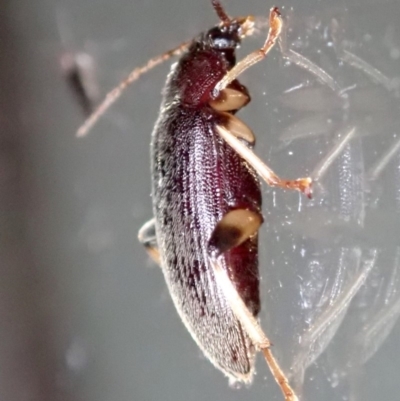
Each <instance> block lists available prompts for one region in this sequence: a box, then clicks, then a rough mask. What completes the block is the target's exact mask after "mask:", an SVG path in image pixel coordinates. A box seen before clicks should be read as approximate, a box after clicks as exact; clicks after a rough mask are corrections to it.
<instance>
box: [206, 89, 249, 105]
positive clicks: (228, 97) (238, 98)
mask: <svg viewBox="0 0 400 401" xmlns="http://www.w3.org/2000/svg"><path fill="white" fill-rule="evenodd" d="M249 101H250V98H249V96H247V95H246V94H245V93H243V92H241V91H238V90H236V89H232V88H225V89H222V90H221V91H220V92H219V94H218V97H217V98H216V99H214V100H211V101H210V102H209V105H210V106H211V107H212V108H213V109H214V110H217V111H232V110H239V109H241V108H242V107H243V106H245V105H246V104H247V103H249Z"/></svg>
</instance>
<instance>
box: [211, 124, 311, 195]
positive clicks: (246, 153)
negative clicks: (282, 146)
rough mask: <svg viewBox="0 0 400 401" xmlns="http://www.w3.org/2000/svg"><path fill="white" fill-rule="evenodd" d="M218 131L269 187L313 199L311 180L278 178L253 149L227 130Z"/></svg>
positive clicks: (218, 128)
mask: <svg viewBox="0 0 400 401" xmlns="http://www.w3.org/2000/svg"><path fill="white" fill-rule="evenodd" d="M216 129H217V132H218V133H219V135H221V137H222V138H223V139H224V140H225V141H226V143H227V144H228V145H229V146H231V147H232V148H233V149H234V150H235V151H236V152H237V153H238V155H240V156H241V157H242V158H243V159H244V160H246V161H247V163H249V164H250V165H251V166H252V167H253V168H254V170H256V172H257V173H258V174H259V175H260V177H261V178H262V179H263V180H264V181H265V182H266V183H267V184H268V185H270V186H271V187H281V188H286V189H295V190H297V191H300V192H303V193H304V194H305V195H306V196H308V197H309V198H311V184H312V180H311V178H309V177H306V178H299V179H297V180H284V179H282V178H280V177H278V176H277V175H276V174H275V173H274V172H273V171H272V170H271V169H270V168H269V167H268V166H267V165H266V164H265V163H264V162H263V161H262V160H261V159H260V158H259V157H258V156H257V155H256V154H255V153H254V152H253V151H252V150H251V149H249V148H248V147H247V146H246V145H244V144H243V143H242V142H240V140H239V139H237V138H236V137H235V136H234V135H233V134H232V133H231V132H229V131H228V130H227V129H226V128H224V127H222V126H220V125H217V127H216Z"/></svg>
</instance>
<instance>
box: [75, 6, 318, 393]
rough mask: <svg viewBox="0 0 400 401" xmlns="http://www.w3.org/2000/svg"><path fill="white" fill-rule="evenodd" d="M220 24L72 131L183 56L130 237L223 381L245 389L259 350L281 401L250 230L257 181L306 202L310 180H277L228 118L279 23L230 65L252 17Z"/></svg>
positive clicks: (168, 89)
mask: <svg viewBox="0 0 400 401" xmlns="http://www.w3.org/2000/svg"><path fill="white" fill-rule="evenodd" d="M211 2H212V5H213V7H214V9H215V11H216V13H217V15H218V17H219V19H220V21H221V22H220V24H219V25H217V26H215V27H213V28H211V29H210V30H208V31H207V32H205V33H202V34H200V35H199V36H198V37H197V38H195V39H194V40H192V41H190V42H185V43H183V44H181V45H180V46H178V47H177V48H175V49H173V50H170V51H168V52H166V53H164V54H163V55H161V56H159V57H156V58H154V59H152V60H150V61H149V62H148V63H147V64H146V65H145V66H144V67H140V68H137V69H135V70H133V71H132V73H131V74H130V75H129V77H128V78H127V79H126V80H125V81H123V82H122V83H121V84H120V85H119V86H118V87H117V88H115V89H114V90H113V91H111V92H110V94H109V95H108V96H107V97H106V99H105V100H104V102H103V104H101V105H100V107H99V108H98V110H97V111H95V113H94V114H93V115H92V116H91V117H90V118H89V119H88V120H87V122H86V123H85V124H84V125H83V126H82V127H81V128H80V129H79V131H78V136H82V135H85V133H86V132H87V131H88V130H89V129H90V127H91V126H92V125H93V124H94V123H95V122H96V120H97V119H98V118H99V116H100V115H101V114H103V113H104V111H105V110H106V109H107V108H108V107H109V106H110V105H111V104H112V103H114V102H115V100H116V99H117V98H118V97H119V96H120V95H121V93H122V92H123V90H124V89H125V88H126V87H127V86H128V85H130V84H131V83H132V82H133V81H135V80H136V79H138V77H139V76H140V75H142V74H143V73H144V72H147V71H148V70H150V69H151V68H153V67H154V66H155V65H157V64H159V63H161V62H162V61H164V60H166V59H168V58H170V57H171V56H174V55H177V54H182V56H181V58H180V59H179V61H178V62H177V63H176V64H175V65H174V66H173V67H172V69H171V72H170V74H169V76H168V79H167V82H166V85H165V88H164V93H163V95H164V96H163V101H162V104H161V108H160V114H159V117H158V120H157V123H156V125H155V128H154V131H153V134H152V142H151V160H152V182H153V185H152V197H153V213H154V218H153V219H151V220H150V221H149V222H148V223H146V224H145V225H144V226H143V228H142V229H141V230H140V232H139V240H140V242H141V243H143V244H144V246H145V247H146V248H147V250H148V252H149V254H150V255H151V256H152V257H153V259H154V260H155V261H156V262H157V263H158V264H159V265H160V266H161V268H162V271H163V273H164V276H165V279H166V282H167V285H168V288H169V291H170V294H171V297H172V299H173V302H174V304H175V307H176V309H177V311H178V313H179V315H180V317H181V319H182V321H183V323H184V324H185V326H186V328H187V329H188V331H189V332H190V333H191V335H192V337H193V338H194V340H195V341H196V342H197V344H198V345H199V347H200V348H201V349H202V351H203V352H204V354H205V355H206V356H207V357H208V358H209V360H210V361H211V362H212V363H213V364H214V365H215V366H216V367H217V368H219V369H220V370H221V371H222V372H223V373H225V374H226V375H227V376H228V377H229V378H230V379H231V380H232V381H241V382H250V381H251V380H252V377H253V374H254V360H255V351H256V350H261V351H262V352H263V354H264V356H265V359H266V361H267V363H268V365H269V367H270V369H271V372H272V374H273V376H274V378H275V380H276V381H277V383H278V384H279V386H280V388H281V390H282V392H283V394H284V397H285V400H287V401H295V400H297V396H296V395H295V393H294V391H293V390H292V388H291V387H290V385H289V382H288V380H287V378H286V376H285V374H284V373H283V371H282V370H281V368H280V367H279V365H278V363H277V361H276V360H275V358H274V357H273V355H272V353H271V350H270V347H269V346H270V342H269V340H268V338H267V337H266V335H265V333H264V332H263V330H262V328H261V326H260V325H259V323H258V321H257V315H258V313H259V310H260V299H259V273H258V238H257V234H258V230H259V228H260V226H261V224H262V222H263V217H262V214H261V188H260V182H259V180H258V178H257V174H258V175H259V176H260V177H261V178H262V179H263V180H264V181H266V182H267V183H268V184H269V185H272V186H278V187H282V188H288V189H295V190H299V191H302V192H304V193H305V194H306V195H307V196H310V195H311V179H310V178H300V179H297V180H283V179H281V178H279V177H278V176H277V175H276V174H275V173H274V172H273V171H272V170H271V169H270V168H269V167H268V166H267V165H266V164H265V163H264V162H263V161H262V160H261V159H259V158H258V157H257V156H256V155H255V154H254V152H253V150H252V148H253V144H254V139H255V138H254V134H253V133H252V131H251V129H250V128H249V127H247V126H246V125H245V124H244V123H243V122H242V121H241V120H239V119H238V118H237V117H236V116H235V113H236V112H237V111H238V110H239V109H241V108H242V107H243V106H245V105H246V104H248V103H249V101H250V95H249V93H248V91H247V89H246V88H245V87H244V86H243V85H242V84H240V83H239V81H238V80H237V78H238V76H239V75H240V74H242V73H243V72H244V71H245V70H246V69H248V68H249V67H250V66H252V65H254V64H255V63H257V62H259V61H260V60H262V59H263V58H264V57H265V56H266V55H267V54H268V52H269V51H270V50H271V49H272V47H273V46H274V44H275V42H276V41H277V39H278V37H279V35H280V32H281V29H282V20H281V17H280V13H279V10H278V9H277V8H276V7H275V8H272V9H271V11H270V17H269V22H270V28H269V32H268V36H267V39H266V41H265V43H264V45H263V47H262V48H261V49H258V50H256V51H254V52H252V53H251V54H249V55H248V56H247V57H245V58H244V59H243V60H241V61H240V62H238V63H236V59H235V50H236V48H237V46H238V45H239V43H240V41H241V39H242V38H244V37H246V36H248V35H251V33H252V32H253V29H254V17H252V16H246V17H239V18H231V17H229V16H228V15H227V14H226V12H225V10H224V9H223V7H222V5H221V3H220V1H219V0H211Z"/></svg>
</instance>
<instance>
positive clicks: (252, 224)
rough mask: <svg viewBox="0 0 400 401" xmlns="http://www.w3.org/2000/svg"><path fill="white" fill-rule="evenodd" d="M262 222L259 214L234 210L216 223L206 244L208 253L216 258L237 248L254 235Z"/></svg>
mask: <svg viewBox="0 0 400 401" xmlns="http://www.w3.org/2000/svg"><path fill="white" fill-rule="evenodd" d="M262 222H263V217H262V216H261V214H260V213H257V212H253V211H251V210H248V209H235V210H231V211H230V212H228V213H226V214H225V216H224V217H223V218H222V219H221V220H220V221H219V222H218V224H217V225H216V227H215V229H214V231H213V233H212V234H211V238H210V241H209V243H208V246H209V249H210V253H211V254H215V255H217V256H219V255H221V254H222V253H224V252H226V251H228V250H229V249H232V248H234V247H236V246H239V245H240V244H242V243H243V242H245V241H246V240H248V239H249V238H250V237H251V236H253V235H255V234H256V233H257V231H258V229H259V228H260V226H261V224H262Z"/></svg>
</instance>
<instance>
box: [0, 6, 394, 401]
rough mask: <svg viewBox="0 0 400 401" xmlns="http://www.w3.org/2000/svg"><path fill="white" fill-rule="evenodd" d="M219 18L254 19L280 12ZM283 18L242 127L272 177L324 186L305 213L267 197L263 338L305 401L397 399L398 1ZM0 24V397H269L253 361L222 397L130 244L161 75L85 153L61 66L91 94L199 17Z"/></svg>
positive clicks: (258, 39) (43, 11) (134, 13)
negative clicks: (82, 73) (83, 62)
mask: <svg viewBox="0 0 400 401" xmlns="http://www.w3.org/2000/svg"><path fill="white" fill-rule="evenodd" d="M224 5H225V6H226V9H227V11H228V13H230V14H231V15H246V14H249V13H250V14H254V15H257V16H264V17H266V16H267V13H268V11H267V10H268V9H269V8H270V7H271V6H272V5H273V4H272V3H267V2H265V1H260V0H247V1H243V0H225V1H224ZM276 5H279V6H280V7H281V9H282V12H283V14H284V16H285V19H286V27H287V28H288V30H287V32H286V33H287V40H286V44H287V46H286V53H285V55H286V60H285V59H284V57H283V56H282V54H281V53H280V52H279V51H278V50H274V51H273V52H272V54H271V56H269V57H268V60H265V61H264V62H262V63H260V64H258V65H257V66H255V67H254V68H252V69H251V70H249V71H247V72H246V73H245V74H244V75H243V78H242V82H243V83H244V84H245V85H247V86H248V87H249V89H250V93H252V96H253V101H252V103H251V104H250V105H249V106H248V107H247V108H246V110H243V111H241V112H240V116H241V118H242V119H243V120H244V121H246V123H247V124H248V125H249V126H251V127H252V128H253V130H254V132H255V133H256V135H257V140H258V142H257V153H258V154H259V155H261V156H262V158H264V159H265V160H266V161H268V162H269V164H270V165H271V166H272V167H273V168H274V170H276V171H277V172H279V173H280V174H281V175H282V176H285V177H288V178H289V177H290V178H294V177H297V176H299V175H300V176H302V175H305V174H312V175H313V176H314V177H315V176H318V175H320V178H319V180H318V182H317V183H316V184H315V194H314V198H313V200H311V201H308V200H307V199H305V198H303V197H301V196H299V195H298V194H294V193H286V192H283V191H279V190H271V189H270V188H265V189H264V195H265V197H264V213H265V217H266V219H265V220H266V222H265V224H264V226H263V229H262V232H261V238H260V247H261V250H260V252H261V264H260V271H261V274H262V297H263V304H262V307H263V310H262V313H261V315H260V318H261V322H262V325H263V327H264V328H265V330H266V332H267V333H268V335H269V336H270V338H271V340H272V342H273V343H274V352H275V354H276V356H277V357H278V359H279V360H280V361H281V362H282V365H283V367H284V369H285V370H286V371H287V372H291V373H290V374H291V377H292V380H293V383H294V384H295V386H296V388H297V389H298V391H299V393H300V394H301V397H302V401H314V400H315V401H321V400H323V401H330V400H332V401H336V400H352V401H358V400H362V401H376V400H377V399H381V400H396V399H398V398H399V395H398V393H399V391H398V390H399V382H398V376H399V374H398V372H399V365H400V347H399V341H398V338H399V334H400V326H399V324H398V323H397V324H396V322H397V317H398V315H399V313H400V281H399V280H400V279H399V273H400V241H399V234H400V224H399V218H400V150H399V148H400V146H399V141H400V131H399V130H400V128H399V127H400V117H399V115H400V113H399V111H400V99H399V92H400V90H399V87H400V28H399V25H398V20H399V16H400V3H399V2H398V1H397V0H392V1H389V0H388V1H380V2H376V1H372V0H343V1H335V2H333V1H329V0H320V1H317V0H296V1H294V0H293V1H290V0H284V1H281V2H280V3H279V4H276ZM1 10H2V11H1V13H0V19H1V20H0V102H1V103H0V186H1V187H0V188H1V190H0V223H1V237H0V241H1V243H0V263H1V265H0V398H1V399H2V400H6V401H14V400H15V401H17V400H18V401H25V400H30V401H36V400H38V401H46V400H49V401H50V400H51V401H56V400H57V401H59V400H60V401H61V400H62V401H64V400H65V401H77V400H85V401H92V400H93V401H106V400H107V401H111V400H113V401H128V400H135V401H147V400H149V401H150V400H151V401H156V400H165V401H166V400H173V401H179V400H196V401H202V400H210V399H211V400H220V401H222V400H229V401H234V400H243V399H246V400H264V399H268V400H281V399H282V396H281V394H280V392H279V390H278V388H277V386H276V384H275V383H274V382H273V380H272V378H271V376H270V373H269V371H268V369H267V367H266V366H265V363H264V362H263V361H262V358H261V357H259V359H258V363H257V375H256V376H255V380H254V383H253V384H252V386H250V387H249V388H246V387H242V388H240V389H232V388H230V387H229V386H228V382H227V380H226V379H225V378H224V377H223V375H222V374H221V373H220V372H218V371H217V370H215V369H214V368H213V366H211V364H210V363H209V362H208V361H207V360H206V359H205V358H204V357H203V356H202V355H201V353H200V351H199V349H198V348H197V347H196V345H195V343H194V342H193V340H192V339H191V338H190V335H189V334H188V333H187V332H186V331H185V329H184V327H183V325H182V323H181V322H180V320H179V318H178V316H177V314H176V312H175V310H174V308H173V305H172V302H171V300H170V298H169V294H168V292H167V289H166V286H165V283H164V280H163V277H162V274H161V271H160V269H159V268H158V267H157V266H155V265H154V264H153V263H152V262H151V261H150V260H149V258H148V257H147V255H146V252H145V251H144V250H143V249H142V247H141V246H140V245H139V244H138V241H137V239H136V237H137V232H138V230H139V228H140V227H141V225H142V224H143V223H144V222H145V221H146V220H148V219H149V218H150V217H151V198H150V178H151V177H150V173H149V141H150V134H151V131H152V128H153V124H154V121H155V120H156V117H157V112H158V107H159V103H160V100H161V97H160V92H161V89H162V86H163V83H164V81H165V77H166V74H167V73H168V70H169V63H166V64H165V65H163V66H161V67H158V68H157V69H155V70H153V71H152V72H151V73H149V74H148V75H146V76H145V77H143V79H141V80H140V81H139V82H137V83H136V84H135V85H134V86H133V87H132V88H131V89H130V90H129V91H128V92H127V93H126V94H125V95H124V97H123V99H121V100H120V101H119V102H118V104H117V105H115V107H113V108H112V109H111V110H110V111H109V113H108V114H107V115H106V116H105V117H104V118H103V119H102V120H101V122H100V123H99V124H98V125H97V126H96V127H95V128H94V129H93V131H92V132H91V134H90V135H89V136H88V137H86V138H84V139H76V138H75V130H76V129H77V127H78V126H79V124H80V123H81V122H82V121H83V119H84V115H83V113H82V109H81V108H80V107H79V104H78V102H77V99H76V97H75V94H74V93H73V92H72V91H71V88H70V87H69V86H68V85H67V82H66V79H65V74H64V72H63V67H62V62H63V60H65V57H75V56H76V55H78V54H80V53H85V54H86V56H87V57H89V58H90V59H91V60H92V61H93V63H94V65H95V71H94V75H92V77H93V79H94V81H95V82H96V85H97V86H98V90H99V92H100V97H101V96H104V95H105V93H106V92H107V91H108V90H109V89H111V88H112V87H113V86H114V85H115V84H116V83H117V82H119V81H120V80H121V79H122V78H123V77H124V76H125V75H126V74H127V73H128V72H129V71H130V69H132V68H133V67H135V66H138V65H141V64H143V63H145V62H146V61H147V60H148V59H149V58H150V57H152V56H154V55H157V54H160V53H162V52H163V51H165V50H167V49H170V48H172V47H175V46H176V45H177V44H178V43H180V42H182V41H184V40H187V39H189V38H191V37H194V36H195V35H196V34H197V33H199V32H201V31H203V30H205V29H207V28H208V27H211V26H212V25H213V24H215V23H216V21H217V19H216V16H215V15H214V12H213V10H212V8H211V6H210V4H209V1H208V0H189V1H183V0H168V1H161V0H147V1H144V0H134V1H127V0H113V1H110V0H80V1H74V0H64V1H61V0H60V1H54V0H53V1H51V0H36V1H34V2H32V1H27V0H20V1H11V0H10V1H2V2H1ZM264 37H265V30H264V31H261V32H259V33H258V34H257V35H255V36H254V37H253V38H250V39H248V40H246V42H245V43H244V45H243V47H242V48H241V49H240V52H239V54H240V55H241V56H242V57H243V55H245V54H247V53H248V52H249V51H251V50H253V49H255V48H257V47H259V46H260V45H261V44H262V42H263V40H264ZM293 52H295V53H293ZM293 54H295V55H297V54H300V55H302V56H304V57H306V58H307V60H310V61H311V62H312V63H314V64H313V65H315V66H318V68H320V69H321V71H323V72H324V73H323V74H322V73H321V72H319V77H317V76H316V75H315V71H314V72H312V71H310V68H311V67H310V65H311V64H310V63H308V64H307V63H306V64H304V62H301V60H300V59H299V58H298V57H297V56H296V57H297V59H296V60H294V59H293ZM290 55H291V56H292V61H297V62H298V63H300V64H302V65H303V66H301V65H300V66H299V65H295V64H296V63H290V62H288V60H287V57H288V56H290ZM304 66H306V67H307V68H303V67H304ZM311 69H312V68H311ZM323 81H324V82H323ZM341 141H342V142H341ZM338 144H339V145H338ZM341 145H343V146H341ZM335 149H336V156H335V157H333V159H334V160H333V162H332V163H330V164H329V166H327V163H326V161H327V160H329V155H331V153H332V152H334V151H335ZM324 161H325V164H324ZM321 165H322V166H324V165H325V167H327V168H326V171H324V169H323V168H322V169H321V167H319V166H321Z"/></svg>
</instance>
